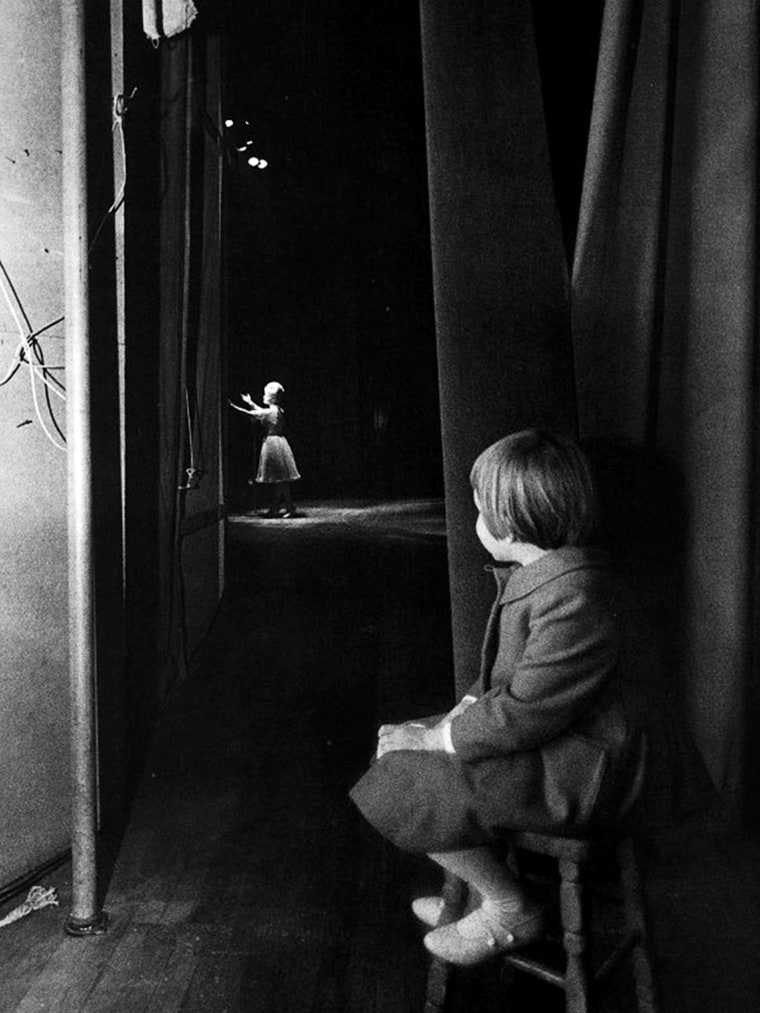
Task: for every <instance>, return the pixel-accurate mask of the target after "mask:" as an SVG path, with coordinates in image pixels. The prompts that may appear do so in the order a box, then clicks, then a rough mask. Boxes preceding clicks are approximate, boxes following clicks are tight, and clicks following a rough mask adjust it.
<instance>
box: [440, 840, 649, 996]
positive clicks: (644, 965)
mask: <svg viewBox="0 0 760 1013" xmlns="http://www.w3.org/2000/svg"><path fill="white" fill-rule="evenodd" d="M507 840H508V842H509V847H510V853H511V858H512V861H513V863H514V864H515V865H516V866H517V870H518V871H519V872H520V874H521V876H522V877H523V878H525V879H527V880H530V879H531V876H530V875H529V874H528V873H527V871H526V870H525V868H524V866H525V859H526V856H531V855H535V856H541V857H542V858H545V859H550V860H552V861H553V862H556V875H555V876H554V877H553V879H545V880H544V881H543V882H542V884H541V887H542V889H544V890H547V891H548V892H549V893H550V894H551V895H552V896H554V895H555V894H556V896H557V900H558V905H557V906H558V909H559V924H558V931H557V932H555V934H554V935H555V937H556V938H555V939H552V938H551V936H552V933H551V932H550V933H549V939H548V941H542V942H540V943H534V944H531V945H529V946H526V947H523V948H521V949H519V950H514V951H508V952H506V953H504V954H501V955H500V957H499V959H500V960H502V961H503V962H504V963H505V964H506V965H507V966H509V967H511V968H513V969H514V970H516V971H521V972H524V973H527V974H531V975H533V976H535V977H537V978H540V979H541V980H543V981H545V982H548V983H550V984H552V985H555V986H557V987H559V988H561V989H563V990H564V992H565V1009H566V1013H592V1011H593V1010H594V1009H595V1008H598V1007H596V1006H595V1003H596V1000H597V997H598V995H599V994H600V993H601V989H602V986H603V984H604V983H605V982H606V981H607V980H608V979H609V978H610V977H611V976H612V974H613V972H614V971H615V970H616V969H617V968H618V966H619V965H620V963H621V961H622V960H623V959H624V958H626V957H629V958H630V960H631V964H632V970H633V979H634V985H635V992H636V1003H637V1007H636V1008H637V1010H638V1013H657V1000H656V994H655V986H654V977H653V973H652V964H651V959H650V954H649V945H648V935H647V927H646V912H645V906H644V898H643V892H642V889H641V879H640V873H639V868H638V863H637V860H636V852H635V847H634V843H633V841H632V839H631V838H630V837H612V836H589V837H559V836H554V835H550V834H542V833H535V832H527V831H526V832H519V833H513V834H510V835H509V836H508V838H507ZM610 864H612V866H613V867H614V882H613V883H612V884H611V885H612V887H613V892H614V893H616V894H617V895H619V896H617V897H612V896H611V895H610V894H609V890H608V893H607V895H606V899H607V900H617V901H618V902H617V903H615V904H613V906H614V907H616V908H617V914H618V917H617V918H616V925H615V929H616V931H615V932H614V934H612V936H611V939H612V942H610V941H609V939H608V940H607V948H606V952H605V953H604V954H603V956H601V957H600V953H601V951H602V947H601V946H594V947H591V946H590V945H589V943H590V941H592V942H593V941H595V940H594V936H595V935H600V931H599V930H600V928H601V926H598V925H597V926H593V925H592V924H591V918H590V911H589V906H590V903H589V902H590V899H591V895H592V889H593V888H594V887H595V886H596V887H597V892H598V886H599V884H598V883H595V879H594V873H595V872H597V873H598V872H599V871H600V869H601V867H602V866H605V865H606V866H609V865H610ZM533 878H534V879H535V876H534V877H533ZM609 885H610V884H608V886H609ZM534 886H537V884H536V883H535V882H534ZM443 896H444V910H443V913H442V916H441V921H440V924H443V923H444V922H447V921H452V920H454V919H456V918H459V917H460V916H461V914H462V912H463V910H464V905H465V901H466V886H465V884H463V883H462V882H461V881H460V880H458V879H457V878H456V877H454V876H451V875H450V874H448V873H447V875H446V880H445V881H444V890H443ZM595 929H596V932H595ZM592 948H593V950H594V954H593V955H594V957H595V958H596V959H594V960H593V961H592V960H591V954H590V952H589V951H590V949H592ZM450 974H451V967H450V965H446V964H443V963H442V962H441V961H438V960H435V959H434V960H433V961H432V963H431V966H430V972H429V974H428V988H427V995H426V1003H425V1013H439V1011H442V1010H443V1009H444V1004H445V1000H446V990H447V989H446V987H447V984H448V979H449V976H450Z"/></svg>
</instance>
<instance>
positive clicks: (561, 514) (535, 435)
mask: <svg viewBox="0 0 760 1013" xmlns="http://www.w3.org/2000/svg"><path fill="white" fill-rule="evenodd" d="M470 483H471V485H472V488H473V489H474V490H475V492H476V493H477V496H478V501H479V503H480V511H481V513H482V515H483V519H484V520H485V522H486V526H487V527H488V530H489V531H490V532H491V534H492V535H493V536H494V538H506V537H507V536H508V535H512V537H513V538H514V539H515V540H516V541H518V542H527V543H529V544H531V545H537V546H538V547H539V548H541V549H557V548H559V547H560V546H562V545H583V544H585V543H586V542H588V541H589V540H590V538H591V536H592V534H593V531H594V528H595V527H596V523H597V514H598V508H597V496H596V490H595V487H594V480H593V478H592V475H591V469H590V467H589V464H588V461H587V460H586V456H585V454H584V453H583V451H582V450H581V449H580V447H578V446H577V445H576V444H575V443H573V441H572V440H569V439H567V438H566V437H563V436H559V435H556V434H554V433H548V432H545V431H542V430H538V429H526V430H524V431H523V432H520V433H513V434H512V435H511V436H505V437H504V438H503V439H501V440H498V441H497V442H496V443H494V444H492V445H491V446H490V447H487V448H486V449H485V450H484V451H483V452H482V453H481V454H480V455H479V457H478V458H477V460H476V461H475V463H474V464H473V466H472V471H471V472H470Z"/></svg>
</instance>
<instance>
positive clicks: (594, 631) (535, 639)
mask: <svg viewBox="0 0 760 1013" xmlns="http://www.w3.org/2000/svg"><path fill="white" fill-rule="evenodd" d="M536 599H537V600H536V602H535V604H534V605H533V606H532V607H531V608H530V611H529V614H528V634H527V639H526V642H525V649H524V652H523V654H522V657H521V658H520V660H519V662H518V663H517V667H516V669H515V671H514V673H513V674H512V676H511V678H509V676H508V675H507V674H506V673H503V672H499V670H498V668H496V667H495V668H494V671H493V673H492V685H493V688H492V689H490V690H489V691H488V692H487V693H485V694H484V695H483V696H481V697H480V699H479V700H478V701H477V702H476V703H474V704H472V706H471V707H469V708H468V709H467V710H466V711H465V712H464V713H463V714H461V715H460V716H459V717H457V718H455V719H454V721H452V724H451V737H452V742H453V745H454V749H455V751H456V753H457V755H458V756H461V758H462V759H465V760H474V759H481V758H484V757H487V756H495V755H504V754H508V753H513V752H520V751H522V750H528V749H534V748H537V747H539V746H541V745H544V744H545V743H547V742H549V741H551V740H552V739H553V738H555V737H556V736H557V735H559V734H560V733H561V732H563V731H565V730H566V729H567V728H569V727H570V725H572V724H573V723H574V722H575V721H576V720H577V719H578V718H579V717H580V716H581V715H582V714H583V713H584V712H585V711H586V710H588V708H589V707H590V706H592V704H593V703H594V701H595V700H596V699H597V698H598V696H599V694H600V692H601V690H602V689H603V687H604V685H605V684H606V682H607V680H608V679H609V677H610V676H611V674H612V672H613V671H614V669H615V666H616V663H617V658H618V648H619V644H618V639H619V638H618V633H617V623H616V621H615V617H614V614H613V611H612V608H611V607H610V604H609V603H605V602H604V601H602V600H600V598H599V596H598V594H596V595H595V594H593V593H591V592H589V590H588V589H586V588H578V587H577V586H576V587H568V588H567V589H566V590H565V591H564V592H562V591H560V592H559V593H556V594H553V595H552V596H551V597H548V596H547V597H542V596H536ZM507 607H509V606H507ZM504 625H505V617H504V616H502V630H503V629H504ZM502 635H503V634H502Z"/></svg>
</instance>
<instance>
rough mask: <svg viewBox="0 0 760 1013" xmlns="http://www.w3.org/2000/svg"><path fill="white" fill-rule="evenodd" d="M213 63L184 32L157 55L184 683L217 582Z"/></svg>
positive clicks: (163, 523)
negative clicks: (158, 64) (159, 77)
mask: <svg viewBox="0 0 760 1013" xmlns="http://www.w3.org/2000/svg"><path fill="white" fill-rule="evenodd" d="M220 89H221V67H220V46H219V39H218V37H217V36H216V35H215V34H213V33H210V34H208V35H204V34H202V33H190V32H187V33H185V34H183V35H181V36H179V37H178V38H177V39H173V40H171V41H170V42H169V43H167V44H166V46H165V47H164V52H163V60H162V124H161V126H162V193H161V310H160V313H161V345H160V349H159V370H160V386H159V389H160V392H161V393H160V401H159V409H158V418H159V479H160V483H159V484H160V497H161V499H160V512H159V533H158V538H159V569H160V578H161V579H160V596H161V600H160V607H159V612H160V621H159V622H160V629H159V641H160V642H159V653H160V658H159V661H160V665H161V688H162V689H163V690H165V689H166V688H167V687H168V686H169V685H170V684H171V683H172V682H174V681H176V680H177V679H181V678H182V677H183V676H184V674H185V672H186V667H187V663H188V660H189V658H190V656H191V655H192V652H193V650H194V648H195V647H196V646H197V645H198V643H199V641H200V640H201V639H202V637H203V636H204V634H205V633H206V632H207V630H208V628H209V625H210V623H211V621H212V619H213V616H214V611H215V609H216V605H217V603H218V600H219V597H220V595H221V590H222V581H223V566H222V563H223V530H222V507H221V502H222V470H221V455H220V446H221V439H220V429H221V414H220V412H221V387H222V384H221V373H222V366H221V363H222V355H223V351H222V350H223V328H222V299H221V291H222V276H221V267H222V264H221V228H222V164H223V160H222V142H221V105H220V95H221V90H220Z"/></svg>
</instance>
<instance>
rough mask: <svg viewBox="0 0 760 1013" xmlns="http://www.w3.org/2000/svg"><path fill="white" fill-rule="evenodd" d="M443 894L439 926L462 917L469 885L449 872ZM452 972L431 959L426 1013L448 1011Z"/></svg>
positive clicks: (449, 966)
mask: <svg viewBox="0 0 760 1013" xmlns="http://www.w3.org/2000/svg"><path fill="white" fill-rule="evenodd" d="M441 892H442V895H443V910H442V911H441V916H440V918H439V919H438V924H439V925H446V924H447V923H448V922H451V921H456V920H457V919H458V918H460V917H461V915H462V912H463V911H464V907H465V903H466V901H467V885H466V884H465V883H464V882H463V881H462V880H461V879H459V877H458V876H454V875H453V874H452V873H450V872H447V873H446V875H445V877H444V881H443V890H442V891H441ZM452 970H453V968H452V966H451V964H447V963H446V962H445V961H443V960H438V958H437V957H433V958H432V959H431V961H430V968H429V969H428V976H427V985H426V987H425V1013H443V1011H444V1010H445V1009H446V995H447V992H448V986H449V980H450V979H451V974H452Z"/></svg>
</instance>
